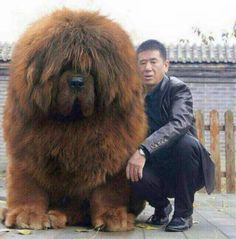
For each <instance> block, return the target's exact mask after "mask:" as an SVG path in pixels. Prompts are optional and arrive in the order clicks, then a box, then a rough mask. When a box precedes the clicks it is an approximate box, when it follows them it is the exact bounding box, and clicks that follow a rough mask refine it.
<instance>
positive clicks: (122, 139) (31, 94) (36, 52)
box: [1, 9, 146, 231]
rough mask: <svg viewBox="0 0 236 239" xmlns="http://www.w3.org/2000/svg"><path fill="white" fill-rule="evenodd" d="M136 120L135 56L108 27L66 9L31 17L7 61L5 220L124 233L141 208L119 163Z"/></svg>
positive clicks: (139, 106) (138, 128) (129, 150)
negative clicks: (77, 81) (74, 85)
mask: <svg viewBox="0 0 236 239" xmlns="http://www.w3.org/2000/svg"><path fill="white" fill-rule="evenodd" d="M77 75H79V76H82V77H83V78H84V79H86V81H85V87H84V89H83V90H81V91H76V90H72V89H71V88H70V87H69V85H68V79H70V78H71V77H73V76H77ZM75 102H79V105H80V106H78V105H77V106H76V107H80V110H81V112H80V116H81V115H82V117H77V116H78V115H77V113H78V112H77V113H74V112H73V110H74V108H73V107H74V105H75ZM145 125H146V123H145V116H144V110H143V101H142V96H141V83H140V80H139V77H138V74H137V67H136V63H135V52H134V49H133V46H132V44H131V42H130V39H129V37H128V36H127V34H126V33H125V32H124V31H123V30H122V29H121V27H120V26H119V25H118V24H116V23H114V22H113V21H111V20H109V19H107V18H106V17H104V16H100V15H99V14H98V13H94V12H86V11H72V10H68V9H62V10H57V11H56V12H54V13H52V14H50V15H48V16H45V17H43V18H41V19H39V20H38V21H36V22H35V23H33V24H32V25H31V26H30V27H29V28H28V29H27V30H26V32H25V33H24V34H23V35H22V37H21V38H20V39H19V41H18V42H17V44H16V46H15V48H14V52H13V55H12V62H11V72H10V80H9V87H8V95H7V101H6V106H5V114H4V136H5V140H6V143H7V151H8V167H7V209H2V210H1V218H2V220H4V223H5V225H6V226H7V227H18V228H33V229H44V228H61V227H64V226H65V225H66V224H68V225H74V224H87V223H92V225H93V226H94V227H98V226H101V225H103V227H104V228H105V229H106V230H109V231H125V230H131V229H132V228H133V224H134V216H135V214H137V213H139V212H140V210H141V208H142V207H141V206H140V205H141V204H140V205H138V203H139V202H133V201H132V200H131V195H130V191H129V187H128V182H127V180H126V178H125V166H126V162H127V160H128V159H129V157H130V156H131V155H132V154H133V153H134V152H135V150H136V148H137V146H138V144H139V143H140V142H141V141H142V139H143V137H144V135H145V131H146V127H145ZM131 201H132V205H131V203H130V202H131ZM134 208H135V209H134Z"/></svg>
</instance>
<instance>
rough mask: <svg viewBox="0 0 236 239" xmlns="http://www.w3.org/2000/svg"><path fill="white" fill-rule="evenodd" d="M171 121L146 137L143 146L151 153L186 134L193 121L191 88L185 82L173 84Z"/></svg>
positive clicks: (170, 110)
mask: <svg viewBox="0 0 236 239" xmlns="http://www.w3.org/2000/svg"><path fill="white" fill-rule="evenodd" d="M169 112H170V114H169V122H168V123H167V124H165V125H164V126H162V127H161V128H160V129H158V130H157V131H155V132H154V133H153V134H151V135H150V136H149V137H148V138H146V139H145V140H144V141H143V142H142V144H141V147H144V148H145V149H146V150H147V151H148V152H149V154H152V153H154V152H156V151H157V150H159V149H161V148H163V147H168V146H170V145H171V144H172V143H174V142H175V141H176V140H177V139H178V138H180V137H181V136H182V135H184V134H186V133H187V132H188V130H189V128H190V127H191V125H192V123H193V119H194V117H193V101H192V95H191V92H190V90H189V88H188V87H187V86H186V85H185V84H184V83H183V84H177V85H175V86H173V88H172V90H171V105H170V109H169Z"/></svg>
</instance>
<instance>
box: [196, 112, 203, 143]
mask: <svg viewBox="0 0 236 239" xmlns="http://www.w3.org/2000/svg"><path fill="white" fill-rule="evenodd" d="M195 119H196V129H197V137H198V139H199V141H200V142H201V143H202V144H203V145H205V128H204V115H203V113H202V112H201V111H200V110H197V111H196V112H195Z"/></svg>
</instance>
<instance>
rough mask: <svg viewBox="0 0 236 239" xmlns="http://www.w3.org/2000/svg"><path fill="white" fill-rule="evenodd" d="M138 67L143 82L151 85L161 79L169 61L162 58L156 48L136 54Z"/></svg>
mask: <svg viewBox="0 0 236 239" xmlns="http://www.w3.org/2000/svg"><path fill="white" fill-rule="evenodd" d="M138 67H139V71H140V73H141V76H142V81H143V83H144V84H145V85H147V86H150V87H152V86H155V85H156V84H157V83H159V82H160V81H161V80H162V79H163V77H164V74H165V73H167V71H168V67H169V62H168V60H164V59H163V58H162V56H161V54H160V52H159V51H158V50H146V51H142V52H140V53H139V54H138Z"/></svg>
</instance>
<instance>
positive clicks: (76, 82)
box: [69, 76, 84, 89]
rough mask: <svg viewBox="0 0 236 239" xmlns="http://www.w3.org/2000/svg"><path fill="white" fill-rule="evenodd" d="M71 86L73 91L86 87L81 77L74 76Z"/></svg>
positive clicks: (70, 80) (70, 82) (71, 79)
mask: <svg viewBox="0 0 236 239" xmlns="http://www.w3.org/2000/svg"><path fill="white" fill-rule="evenodd" d="M69 86H70V88H72V89H81V88H83V87H84V80H83V77H81V76H73V77H72V78H70V79H69Z"/></svg>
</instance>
